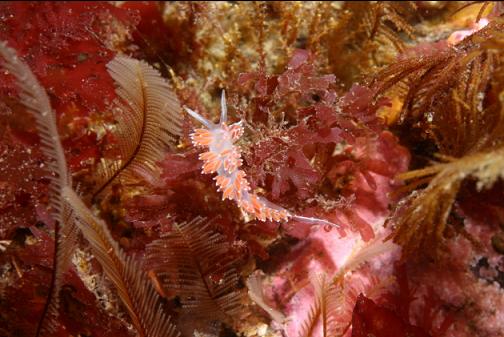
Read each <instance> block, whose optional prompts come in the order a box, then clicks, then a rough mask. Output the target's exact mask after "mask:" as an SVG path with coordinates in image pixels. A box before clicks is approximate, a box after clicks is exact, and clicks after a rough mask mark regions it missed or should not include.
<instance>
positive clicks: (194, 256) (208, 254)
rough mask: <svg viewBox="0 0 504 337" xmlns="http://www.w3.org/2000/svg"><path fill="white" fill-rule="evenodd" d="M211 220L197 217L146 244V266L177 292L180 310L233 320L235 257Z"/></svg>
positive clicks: (237, 302)
mask: <svg viewBox="0 0 504 337" xmlns="http://www.w3.org/2000/svg"><path fill="white" fill-rule="evenodd" d="M210 225H211V221H207V220H206V219H205V218H196V219H194V220H192V221H191V222H187V223H182V224H179V225H176V226H175V228H174V231H173V232H172V233H169V234H168V235H166V236H164V237H162V238H161V239H159V240H156V241H154V242H152V243H151V244H149V245H148V246H147V262H146V263H147V268H148V269H149V270H152V271H153V272H154V273H155V274H156V276H157V277H158V278H159V279H160V283H161V286H162V288H163V290H164V293H166V294H174V295H176V296H177V297H178V298H179V299H180V302H181V304H182V310H183V311H184V312H185V313H187V314H191V315H194V316H196V317H199V318H201V319H209V320H214V319H218V320H221V321H223V322H228V323H232V322H233V319H235V318H236V315H237V314H238V313H240V311H241V306H242V303H241V302H242V298H243V295H244V293H243V291H241V290H240V289H239V287H238V282H239V276H238V272H237V269H236V268H237V264H236V263H237V261H236V258H233V255H232V254H230V246H229V244H227V242H226V241H225V240H224V237H223V236H222V235H221V234H219V233H216V232H214V231H212V230H210V228H209V226H210Z"/></svg>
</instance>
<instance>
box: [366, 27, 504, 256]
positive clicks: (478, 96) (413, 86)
mask: <svg viewBox="0 0 504 337" xmlns="http://www.w3.org/2000/svg"><path fill="white" fill-rule="evenodd" d="M503 28H504V20H502V19H501V18H496V19H494V20H493V21H491V22H490V23H489V24H488V25H487V26H486V27H485V28H483V29H481V30H480V31H478V32H475V33H474V34H473V35H471V36H469V37H467V38H465V39H464V40H463V41H461V42H460V43H459V44H457V45H456V46H451V47H450V46H445V47H442V48H441V49H439V50H436V49H432V50H430V51H429V52H427V53H426V54H425V53H423V52H422V53H420V55H415V54H413V55H410V56H408V55H406V56H405V57H404V58H402V59H401V60H399V61H398V62H397V63H396V64H393V65H391V66H390V67H388V68H387V69H385V70H383V71H382V72H380V73H379V74H378V75H377V76H376V78H375V80H376V82H375V89H376V90H377V92H378V93H384V92H387V91H388V90H389V89H391V88H392V89H393V88H394V87H397V86H401V85H405V86H406V88H407V90H406V93H405V95H404V104H403V108H402V113H401V118H400V119H399V124H402V126H403V127H404V126H406V127H407V128H408V129H410V127H412V126H413V127H417V128H419V129H420V130H421V131H422V132H423V135H422V136H423V137H427V138H430V140H432V141H433V142H435V144H436V146H437V149H438V150H439V153H438V154H437V155H435V156H436V157H437V158H438V159H441V160H443V161H444V162H442V163H437V164H434V165H432V166H429V167H426V168H422V169H417V170H414V171H410V172H407V173H405V174H402V175H400V176H399V178H401V179H403V180H406V181H409V182H408V184H407V186H405V187H404V188H403V189H402V190H404V191H412V190H414V189H416V188H417V187H419V186H422V185H425V184H428V186H427V187H426V188H425V189H423V190H420V191H415V192H413V193H412V194H411V195H410V196H408V197H406V198H405V199H404V200H403V201H402V202H401V203H400V205H399V206H398V207H397V209H396V212H395V214H394V215H393V216H392V217H391V218H390V219H389V222H391V223H393V224H394V226H395V229H394V233H393V234H392V237H393V238H394V241H395V242H397V243H400V244H401V245H402V246H403V247H404V248H405V250H404V252H405V253H412V252H413V251H415V250H417V249H419V248H421V247H426V246H431V248H432V246H435V245H436V243H437V242H440V241H442V239H443V235H444V233H445V228H446V225H447V222H448V218H449V215H450V213H451V210H452V205H453V203H454V202H455V201H456V198H457V195H458V193H459V190H460V188H461V184H462V183H463V181H464V180H466V179H467V178H472V179H473V180H474V181H475V182H476V187H477V189H478V190H481V189H487V188H490V187H491V186H492V185H493V184H494V183H495V182H496V181H497V180H498V179H500V178H502V177H503V175H502V169H503V168H504V157H503V154H504V152H503V151H504V147H503V144H504V133H503V131H504V110H503V108H502V103H503V96H502V92H503V89H504V81H503V77H502V70H503V68H502V61H503V59H502V54H501V53H500V51H499V50H501V48H500V47H501V46H502V41H504V39H503V35H502V33H501V31H502V29H503ZM410 141H412V139H410Z"/></svg>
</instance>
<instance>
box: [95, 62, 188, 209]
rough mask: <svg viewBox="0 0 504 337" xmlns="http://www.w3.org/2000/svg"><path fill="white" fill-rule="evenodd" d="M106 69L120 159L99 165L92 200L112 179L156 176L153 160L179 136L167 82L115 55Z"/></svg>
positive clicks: (178, 115) (141, 64) (143, 66)
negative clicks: (113, 85) (114, 94)
mask: <svg viewBox="0 0 504 337" xmlns="http://www.w3.org/2000/svg"><path fill="white" fill-rule="evenodd" d="M107 68H108V70H109V73H110V75H111V76H112V78H113V79H114V80H115V82H116V84H117V90H116V91H117V95H118V96H119V98H120V101H119V102H118V103H117V106H118V110H119V111H118V114H117V121H118V123H117V125H116V131H117V132H116V133H115V134H116V136H117V139H118V145H119V150H120V153H121V157H122V159H121V161H114V162H112V164H111V165H107V164H103V165H102V166H101V169H100V172H99V182H98V184H97V185H98V186H97V188H96V191H95V193H94V195H93V199H95V198H96V197H97V196H99V195H100V194H101V193H103V192H104V191H105V190H106V189H107V188H109V187H110V186H111V185H112V184H113V183H114V182H121V184H131V183H133V182H135V181H136V180H137V179H136V178H137V177H138V176H141V177H143V178H148V179H151V180H152V179H154V180H155V179H156V177H158V175H159V173H158V172H157V171H158V168H157V165H156V162H158V161H160V160H161V159H162V158H163V155H164V151H165V149H167V148H168V147H170V146H171V147H173V146H174V144H175V141H176V137H177V136H179V135H180V132H181V130H180V128H181V123H182V122H181V121H182V117H181V113H180V111H181V107H180V104H179V102H178V99H177V97H176V96H175V94H174V92H173V91H172V90H171V87H170V85H169V84H168V82H167V81H166V80H165V79H163V78H162V77H161V75H160V74H159V73H158V72H157V71H156V70H155V69H154V68H152V67H151V66H149V65H148V64H146V63H145V62H143V61H138V60H135V59H132V58H129V57H127V56H116V57H115V58H114V60H112V61H111V62H110V63H109V64H108V65H107Z"/></svg>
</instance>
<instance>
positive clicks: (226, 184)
mask: <svg viewBox="0 0 504 337" xmlns="http://www.w3.org/2000/svg"><path fill="white" fill-rule="evenodd" d="M184 109H185V110H186V111H187V113H188V114H189V115H190V116H192V117H193V118H194V119H196V120H197V121H198V122H200V123H201V124H203V126H204V127H205V128H201V129H195V130H194V133H192V134H191V140H192V143H193V145H194V146H197V147H204V148H205V149H207V151H206V152H203V153H201V154H200V155H199V159H200V160H201V161H203V169H202V172H203V173H204V174H214V173H216V176H215V177H214V178H213V179H214V180H215V183H216V184H217V186H218V191H220V192H222V200H226V199H230V200H233V201H234V202H236V204H237V205H238V207H239V208H240V209H241V210H243V211H244V212H245V213H247V214H248V215H250V216H253V217H255V218H257V219H259V220H260V221H266V220H270V221H276V222H287V221H289V219H295V220H300V221H303V222H308V223H313V224H323V225H329V226H337V225H336V224H333V223H332V222H329V221H327V220H322V219H318V218H311V217H304V216H299V215H294V214H292V213H291V212H289V211H288V210H286V209H285V208H282V207H280V206H278V205H275V204H274V203H272V202H270V201H268V200H267V199H265V198H263V197H261V196H258V195H257V194H255V193H253V192H252V191H251V189H250V185H249V182H248V181H247V176H246V174H245V172H244V171H243V170H242V169H241V166H242V163H243V162H242V159H241V153H240V150H239V148H238V147H237V146H236V145H235V143H236V142H237V141H238V140H239V139H240V137H241V136H242V135H243V131H244V130H243V126H242V122H241V121H240V122H237V123H234V124H231V125H228V123H227V105H226V93H225V92H224V91H222V96H221V115H220V121H219V123H218V124H214V123H212V122H211V121H209V120H207V119H206V118H204V117H203V116H201V115H200V114H198V113H197V112H196V111H193V110H191V109H189V108H187V107H184Z"/></svg>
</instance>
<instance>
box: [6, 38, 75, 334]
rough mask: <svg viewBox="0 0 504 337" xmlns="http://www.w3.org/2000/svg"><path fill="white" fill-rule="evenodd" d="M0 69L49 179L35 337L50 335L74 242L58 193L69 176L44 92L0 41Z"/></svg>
mask: <svg viewBox="0 0 504 337" xmlns="http://www.w3.org/2000/svg"><path fill="white" fill-rule="evenodd" d="M0 56H1V57H2V58H3V62H2V66H3V67H4V68H5V69H6V70H7V71H8V72H9V73H10V74H11V75H12V76H13V77H14V78H15V80H16V84H17V88H18V89H19V97H20V102H21V104H23V105H24V106H25V107H26V109H27V110H28V112H29V113H30V114H31V115H32V116H33V118H34V120H35V124H36V129H37V133H38V135H39V137H40V143H41V146H40V148H41V149H42V152H43V154H44V156H45V159H46V161H45V164H46V172H47V173H48V176H49V181H50V184H49V206H50V207H51V215H52V217H53V218H54V220H56V221H57V223H56V228H55V249H54V258H53V271H52V276H51V284H50V286H49V294H48V297H47V301H46V303H45V306H44V310H43V313H42V316H41V318H40V320H39V324H38V327H37V336H39V335H44V334H50V333H52V332H53V331H54V329H55V327H56V325H57V324H58V323H57V322H56V318H57V316H58V306H59V292H60V289H61V286H62V282H63V274H64V273H65V272H66V271H67V270H68V268H69V266H70V264H71V259H72V255H73V252H74V249H75V247H76V241H77V228H76V226H75V224H74V223H73V221H72V219H71V210H70V208H68V206H67V205H66V203H65V202H64V201H63V200H62V198H61V190H62V188H63V187H65V186H71V184H72V181H71V176H70V174H69V172H68V169H67V164H66V160H65V155H64V152H63V147H62V145H61V142H60V140H59V134H58V128H57V124H56V114H55V113H54V110H53V109H52V108H51V103H50V101H49V97H48V96H47V93H46V91H45V90H44V88H43V87H42V86H41V85H40V83H39V82H38V80H37V78H36V77H35V75H34V74H33V73H32V71H31V70H30V68H29V67H28V65H27V64H26V63H24V62H23V61H22V60H20V59H19V57H18V56H17V54H16V52H15V51H14V50H13V49H12V48H9V47H8V46H7V44H6V43H5V42H1V41H0Z"/></svg>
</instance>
